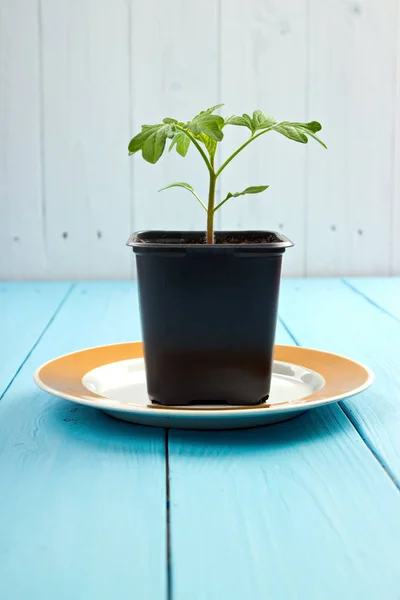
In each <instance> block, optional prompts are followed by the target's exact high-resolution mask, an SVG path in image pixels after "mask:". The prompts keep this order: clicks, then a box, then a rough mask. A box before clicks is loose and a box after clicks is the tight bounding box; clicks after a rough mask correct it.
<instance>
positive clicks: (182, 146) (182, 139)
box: [168, 131, 190, 156]
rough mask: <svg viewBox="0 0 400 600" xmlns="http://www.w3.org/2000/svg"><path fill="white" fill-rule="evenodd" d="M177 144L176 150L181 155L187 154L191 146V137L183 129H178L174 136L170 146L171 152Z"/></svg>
mask: <svg viewBox="0 0 400 600" xmlns="http://www.w3.org/2000/svg"><path fill="white" fill-rule="evenodd" d="M174 146H176V151H177V152H178V154H180V155H181V156H186V154H187V153H188V150H189V146H190V139H189V138H188V136H187V135H185V134H184V133H183V131H177V133H175V135H174V137H173V138H172V141H171V144H170V147H169V148H168V150H169V152H171V150H172V149H173V148H174Z"/></svg>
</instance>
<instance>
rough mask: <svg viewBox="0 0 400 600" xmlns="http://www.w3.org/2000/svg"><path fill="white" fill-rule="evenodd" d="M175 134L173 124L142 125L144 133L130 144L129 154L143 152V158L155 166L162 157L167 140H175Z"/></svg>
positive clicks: (139, 134)
mask: <svg viewBox="0 0 400 600" xmlns="http://www.w3.org/2000/svg"><path fill="white" fill-rule="evenodd" d="M175 133H176V130H175V126H174V124H172V123H165V124H162V123H161V124H160V123H158V124H156V125H142V131H141V132H140V133H138V134H137V135H136V136H135V137H134V138H132V139H131V141H130V142H129V146H128V150H129V154H134V153H135V152H138V151H139V150H141V151H142V156H143V158H144V159H145V160H147V162H149V163H151V164H154V163H156V162H157V161H158V159H159V158H160V157H161V156H162V153H163V152H164V148H165V142H166V140H167V138H173V137H174V135H175Z"/></svg>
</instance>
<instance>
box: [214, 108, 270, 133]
mask: <svg viewBox="0 0 400 600" xmlns="http://www.w3.org/2000/svg"><path fill="white" fill-rule="evenodd" d="M276 122H277V121H276V119H275V118H274V117H271V116H270V115H266V114H265V113H263V112H262V111H261V110H255V111H254V112H253V116H252V117H250V115H248V114H246V113H244V114H243V115H242V116H241V117H239V116H235V115H234V116H232V117H229V118H228V119H226V120H225V124H226V125H238V126H240V127H247V128H248V129H250V131H251V133H252V134H254V133H255V132H256V131H258V130H260V129H267V127H271V126H272V125H275V123H276Z"/></svg>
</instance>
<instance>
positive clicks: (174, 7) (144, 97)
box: [130, 0, 219, 231]
mask: <svg viewBox="0 0 400 600" xmlns="http://www.w3.org/2000/svg"><path fill="white" fill-rule="evenodd" d="M150 39H151V40H152V42H151V47H150V48H149V40H150ZM131 40H132V48H131V57H132V60H131V66H132V75H131V85H132V122H133V131H132V134H133V133H136V132H137V131H140V126H141V125H142V124H143V123H158V122H160V120H161V119H163V118H164V117H167V116H169V117H174V118H177V119H180V120H189V119H191V118H192V117H193V116H194V115H195V114H197V113H198V112H200V111H201V110H204V109H205V108H207V107H209V106H213V105H215V104H218V102H219V85H218V74H219V50H218V48H219V41H218V3H217V2H214V1H213V0H204V1H203V2H190V3H189V2H186V1H185V0H174V1H173V2H172V3H168V2H159V0H147V1H146V2H141V1H139V0H133V1H132V37H131ZM144 53H145V60H144V59H143V56H144ZM130 160H131V161H134V164H133V173H134V177H133V200H134V212H133V218H132V231H137V230H138V229H175V230H185V229H198V230H200V231H202V230H205V228H206V213H205V212H204V210H203V208H202V207H201V206H200V205H199V204H198V203H197V202H196V200H195V199H194V198H193V196H191V194H189V193H188V192H186V191H184V190H182V189H181V190H180V189H177V188H174V189H172V190H166V191H164V192H161V193H159V194H158V190H159V189H161V188H162V187H165V186H166V185H168V184H169V183H172V182H174V181H185V182H187V183H189V184H191V185H192V186H193V187H194V188H195V190H196V191H197V193H198V194H199V196H200V197H201V198H202V199H203V200H204V199H205V198H207V193H208V179H207V177H208V171H207V169H206V166H205V165H204V163H203V161H202V159H201V157H200V155H199V154H198V152H197V151H196V149H195V148H193V147H192V148H190V149H189V152H188V155H187V157H186V158H185V159H183V158H182V157H180V156H179V155H178V154H177V153H176V152H175V151H174V152H171V154H169V153H168V152H166V155H165V156H163V157H162V159H161V160H160V162H159V163H157V165H151V164H149V163H146V162H145V161H143V159H142V158H141V156H140V155H139V156H135V157H134V158H131V159H130Z"/></svg>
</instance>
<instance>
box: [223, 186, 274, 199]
mask: <svg viewBox="0 0 400 600" xmlns="http://www.w3.org/2000/svg"><path fill="white" fill-rule="evenodd" d="M268 187H269V186H268V185H252V186H250V187H248V188H246V189H245V190H243V192H235V193H234V194H232V193H231V192H229V193H228V195H227V197H226V200H228V199H229V198H237V197H238V196H245V195H246V194H260V193H261V192H264V191H265V190H266V189H267V188H268Z"/></svg>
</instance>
